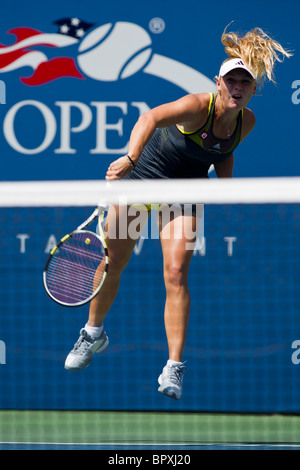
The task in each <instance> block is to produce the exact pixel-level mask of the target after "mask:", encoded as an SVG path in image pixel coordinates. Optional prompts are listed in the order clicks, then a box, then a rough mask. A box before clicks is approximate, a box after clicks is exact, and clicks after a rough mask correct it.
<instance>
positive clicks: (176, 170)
mask: <svg viewBox="0 0 300 470" xmlns="http://www.w3.org/2000/svg"><path fill="white" fill-rule="evenodd" d="M216 97H217V94H215V93H214V94H213V93H211V94H210V102H209V107H208V117H207V120H206V123H205V124H204V125H203V126H202V127H201V129H198V130H197V131H195V132H184V131H182V130H181V129H179V128H178V127H177V126H176V125H174V126H171V127H166V128H162V129H156V131H155V133H154V135H153V136H152V138H151V140H150V141H149V142H148V144H147V145H146V146H145V148H144V150H143V152H142V154H141V156H140V158H139V161H138V163H137V164H136V167H135V170H134V172H133V173H129V175H127V176H126V177H125V178H124V179H151V178H154V179H155V178H156V179H157V178H207V177H208V170H209V167H210V166H211V165H213V164H215V163H220V162H224V161H225V160H227V158H229V157H230V156H231V154H232V153H233V151H234V149H235V148H236V147H237V146H238V144H239V142H240V137H241V128H242V119H243V110H241V111H240V113H239V115H238V119H237V124H236V128H235V130H234V133H233V134H232V136H231V137H230V138H228V139H217V138H216V137H215V136H214V134H213V125H214V117H215V102H216Z"/></svg>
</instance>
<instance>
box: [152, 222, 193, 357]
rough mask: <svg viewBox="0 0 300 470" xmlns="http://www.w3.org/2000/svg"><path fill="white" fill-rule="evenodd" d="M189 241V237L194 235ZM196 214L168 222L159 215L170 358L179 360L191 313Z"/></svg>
mask: <svg viewBox="0 0 300 470" xmlns="http://www.w3.org/2000/svg"><path fill="white" fill-rule="evenodd" d="M193 234H194V237H193V239H192V240H191V237H192V236H193ZM195 234H196V217H194V216H192V215H190V216H183V215H182V214H181V213H180V214H179V215H177V216H175V217H173V218H171V220H170V221H169V222H167V223H163V222H162V217H161V216H160V237H161V244H162V250H163V257H164V280H165V286H166V304H165V328H166V334H167V340H168V347H169V359H172V360H174V361H177V362H181V361H182V353H183V349H184V345H185V340H186V333H187V326H188V320H189V314H190V293H189V289H188V271H189V265H190V261H191V258H192V255H193V246H194V243H195V242H196V235H195Z"/></svg>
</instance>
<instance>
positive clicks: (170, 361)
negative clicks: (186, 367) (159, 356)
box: [167, 359, 182, 366]
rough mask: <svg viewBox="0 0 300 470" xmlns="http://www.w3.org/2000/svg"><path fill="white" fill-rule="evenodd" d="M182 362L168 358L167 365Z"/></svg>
mask: <svg viewBox="0 0 300 470" xmlns="http://www.w3.org/2000/svg"><path fill="white" fill-rule="evenodd" d="M179 364H182V363H181V362H177V361H173V359H169V360H168V362H167V365H168V366H173V365H179Z"/></svg>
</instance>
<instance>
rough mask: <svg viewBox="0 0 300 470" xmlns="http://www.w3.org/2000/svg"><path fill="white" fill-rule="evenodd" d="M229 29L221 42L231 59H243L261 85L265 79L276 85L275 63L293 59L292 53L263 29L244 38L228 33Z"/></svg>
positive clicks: (254, 30)
mask: <svg viewBox="0 0 300 470" xmlns="http://www.w3.org/2000/svg"><path fill="white" fill-rule="evenodd" d="M227 27H228V26H226V28H225V30H224V32H223V34H222V37H221V42H222V44H223V45H224V46H225V52H226V54H227V55H228V56H229V59H235V58H241V59H243V61H244V62H245V64H246V65H247V67H248V68H249V69H250V70H251V72H252V73H253V75H254V77H255V78H256V80H257V81H258V82H259V83H260V85H262V84H263V82H264V79H265V78H267V79H268V80H270V81H271V82H273V83H276V82H275V78H274V72H273V69H274V65H275V62H276V61H278V62H282V61H283V59H284V57H291V56H292V55H293V54H292V53H291V51H287V50H285V49H284V48H283V47H282V46H281V44H279V42H276V41H274V40H273V39H272V38H270V36H268V35H267V34H266V33H265V32H264V31H263V30H262V29H261V28H254V29H253V30H252V31H249V32H248V33H246V34H245V35H244V36H239V35H238V34H237V33H227V32H226V29H227ZM229 59H226V60H229ZM225 62H226V61H225Z"/></svg>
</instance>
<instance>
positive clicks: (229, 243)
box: [224, 237, 236, 256]
mask: <svg viewBox="0 0 300 470" xmlns="http://www.w3.org/2000/svg"><path fill="white" fill-rule="evenodd" d="M224 241H225V242H227V255H228V256H232V254H233V242H236V237H224Z"/></svg>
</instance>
